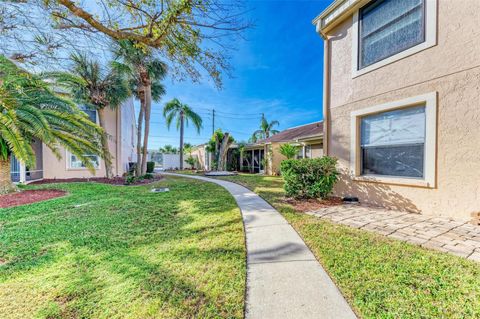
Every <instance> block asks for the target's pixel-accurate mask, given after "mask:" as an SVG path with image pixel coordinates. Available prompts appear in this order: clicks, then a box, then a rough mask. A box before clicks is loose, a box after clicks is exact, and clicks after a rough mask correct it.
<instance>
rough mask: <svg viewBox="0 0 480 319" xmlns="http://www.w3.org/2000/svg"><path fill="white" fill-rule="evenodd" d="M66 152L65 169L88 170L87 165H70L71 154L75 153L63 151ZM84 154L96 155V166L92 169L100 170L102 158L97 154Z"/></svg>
mask: <svg viewBox="0 0 480 319" xmlns="http://www.w3.org/2000/svg"><path fill="white" fill-rule="evenodd" d="M65 153H66V158H67V161H66V162H67V163H66V164H67V171H84V170H88V168H87V167H72V155H75V154H72V153H71V152H69V151H68V150H67V151H65ZM85 155H86V156H96V157H97V160H98V167H95V168H94V169H95V170H96V171H98V170H100V169H101V167H102V158H101V157H100V156H98V155H93V154H91V155H90V154H85Z"/></svg>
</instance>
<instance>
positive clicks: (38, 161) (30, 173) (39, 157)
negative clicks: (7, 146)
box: [10, 140, 43, 183]
mask: <svg viewBox="0 0 480 319" xmlns="http://www.w3.org/2000/svg"><path fill="white" fill-rule="evenodd" d="M42 147H43V146H42V143H41V142H40V141H37V140H35V141H33V142H32V148H33V151H34V152H35V167H28V166H26V165H24V164H23V163H21V162H20V161H19V160H18V159H16V158H15V156H12V160H11V166H10V175H11V178H12V182H14V183H25V182H31V181H36V180H40V179H42V178H43V148H42Z"/></svg>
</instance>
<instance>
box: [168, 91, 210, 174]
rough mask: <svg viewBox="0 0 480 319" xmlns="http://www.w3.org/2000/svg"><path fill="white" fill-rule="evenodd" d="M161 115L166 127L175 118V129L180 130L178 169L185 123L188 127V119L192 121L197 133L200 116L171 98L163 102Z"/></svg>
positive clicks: (200, 120)
mask: <svg viewBox="0 0 480 319" xmlns="http://www.w3.org/2000/svg"><path fill="white" fill-rule="evenodd" d="M163 116H164V117H165V120H166V122H167V127H168V129H170V126H171V124H172V122H173V120H174V119H176V122H177V123H176V124H177V130H180V150H179V151H180V169H183V152H184V150H183V139H184V130H185V125H186V126H187V127H188V123H189V121H192V123H193V125H194V126H195V128H196V129H197V133H199V134H200V129H201V128H202V118H201V117H200V115H198V114H197V113H195V112H194V111H193V110H192V109H191V108H190V107H189V106H188V105H187V104H184V103H181V102H180V101H179V100H178V99H173V100H171V101H170V102H168V103H167V104H165V107H164V108H163Z"/></svg>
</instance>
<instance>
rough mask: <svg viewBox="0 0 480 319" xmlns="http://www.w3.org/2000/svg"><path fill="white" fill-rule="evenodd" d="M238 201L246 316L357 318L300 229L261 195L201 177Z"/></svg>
mask: <svg viewBox="0 0 480 319" xmlns="http://www.w3.org/2000/svg"><path fill="white" fill-rule="evenodd" d="M162 174H164V175H171V176H180V177H187V178H193V179H198V180H202V181H206V182H211V183H215V184H218V185H220V186H222V187H224V188H225V189H227V190H228V191H229V192H230V193H231V194H232V195H233V197H234V198H235V200H236V201H237V204H238V207H239V208H240V210H241V212H242V216H243V222H244V224H245V236H246V243H247V300H246V305H245V307H246V313H245V317H246V318H247V319H257V318H258V319H267V318H272V319H273V318H275V319H281V318H292V319H300V318H302V319H309V318H325V319H327V318H332V319H349V318H356V316H355V314H354V313H353V311H352V309H351V308H350V306H349V305H348V303H347V302H346V301H345V299H344V298H343V296H342V294H341V293H340V292H339V290H338V289H337V287H336V286H335V284H334V283H333V282H332V280H331V279H330V277H329V276H328V275H327V273H326V272H325V270H324V269H323V268H322V266H321V265H320V264H319V263H318V261H317V260H316V259H315V256H314V255H313V254H312V252H311V251H310V249H309V248H308V247H307V246H306V245H305V243H304V242H303V240H302V239H301V238H300V236H299V235H298V234H297V232H296V231H295V230H294V229H293V228H292V226H290V224H288V222H287V221H286V220H285V218H283V216H282V215H281V214H280V213H279V212H278V211H277V210H275V209H274V208H273V207H272V206H270V205H269V204H268V203H267V202H266V201H265V200H263V199H262V198H261V197H260V196H258V195H257V194H255V193H253V192H252V191H250V190H248V189H247V188H245V187H243V186H240V185H238V184H235V183H232V182H227V181H223V180H219V179H212V178H206V177H201V176H193V175H183V174H173V173H162Z"/></svg>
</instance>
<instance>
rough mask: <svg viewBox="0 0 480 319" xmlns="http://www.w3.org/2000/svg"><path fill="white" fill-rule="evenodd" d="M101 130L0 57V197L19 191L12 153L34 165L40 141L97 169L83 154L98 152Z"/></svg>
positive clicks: (63, 99)
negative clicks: (35, 148)
mask: <svg viewBox="0 0 480 319" xmlns="http://www.w3.org/2000/svg"><path fill="white" fill-rule="evenodd" d="M101 134H102V129H101V128H100V127H99V126H98V125H96V124H94V123H92V122H91V121H90V119H89V118H88V116H87V115H86V114H85V113H83V112H81V111H80V110H79V109H78V107H77V106H76V105H75V104H74V103H73V102H71V101H70V100H68V99H65V98H63V97H60V96H58V95H56V94H54V93H53V92H52V91H51V90H50V88H49V87H48V84H47V83H45V82H44V81H42V80H41V79H40V78H39V77H37V76H34V75H31V74H29V73H27V72H26V71H23V70H21V69H19V68H18V67H17V66H16V65H15V64H14V63H12V62H10V61H9V60H8V59H7V58H5V57H4V56H0V193H7V192H10V191H13V190H15V186H14V185H13V184H12V182H11V177H10V165H11V163H10V162H11V159H12V155H13V156H15V157H16V158H17V159H18V160H20V161H22V162H23V163H25V164H26V165H27V166H30V167H34V166H35V153H34V151H33V149H32V146H31V142H32V140H33V139H36V140H39V141H42V142H43V143H44V144H45V145H46V146H47V147H48V148H50V149H51V150H52V151H53V152H54V154H55V155H56V156H57V157H59V158H60V157H61V155H60V152H59V150H58V146H59V145H62V146H63V147H65V148H66V149H67V150H68V151H70V152H71V153H72V154H74V155H75V156H77V157H78V158H79V159H81V160H82V162H83V163H84V164H85V166H86V167H87V168H88V169H90V170H93V168H94V167H93V163H92V162H91V160H90V159H89V158H88V157H86V156H85V154H100V153H101V147H100V135H101Z"/></svg>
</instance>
